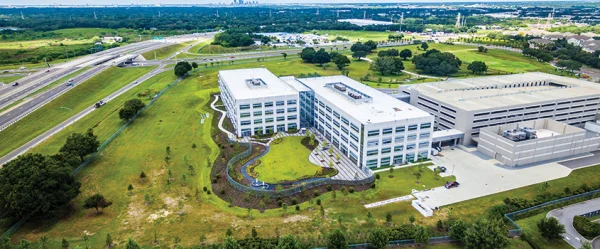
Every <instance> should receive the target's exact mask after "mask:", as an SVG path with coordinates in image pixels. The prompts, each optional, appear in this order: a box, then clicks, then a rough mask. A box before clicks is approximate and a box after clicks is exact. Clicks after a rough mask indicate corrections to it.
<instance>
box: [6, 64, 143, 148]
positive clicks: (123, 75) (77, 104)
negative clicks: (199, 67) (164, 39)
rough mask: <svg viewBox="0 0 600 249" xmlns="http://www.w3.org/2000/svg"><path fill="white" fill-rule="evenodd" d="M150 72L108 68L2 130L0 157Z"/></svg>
mask: <svg viewBox="0 0 600 249" xmlns="http://www.w3.org/2000/svg"><path fill="white" fill-rule="evenodd" d="M152 69H153V68H151V67H137V68H118V67H111V68H109V69H107V70H105V71H104V72H102V73H100V74H98V75H96V76H94V77H92V78H91V79H89V80H87V81H85V82H84V83H82V84H80V85H77V86H75V88H74V89H72V90H70V91H68V92H66V93H65V94H63V95H61V96H60V97H58V98H56V99H54V100H53V101H51V102H50V103H48V104H46V105H44V106H42V107H41V108H39V109H37V110H36V111H34V112H32V113H31V114H29V115H27V116H26V117H25V118H23V119H21V120H19V121H18V122H17V123H15V124H13V125H11V126H9V127H8V128H6V129H4V130H3V131H1V132H0V156H4V155H6V154H7V153H9V152H10V151H12V150H14V149H16V148H18V147H19V146H21V145H23V144H24V143H26V142H27V141H29V140H31V139H33V138H35V137H36V136H38V135H40V134H42V133H43V132H45V131H47V130H48V129H50V128H52V127H54V126H56V125H57V124H59V123H60V122H63V121H64V120H67V119H68V118H69V117H71V116H72V115H74V114H75V113H77V112H80V111H82V110H83V109H85V108H87V107H89V106H92V105H93V104H94V103H95V102H97V101H98V100H100V99H102V98H104V97H105V96H108V95H109V94H110V93H112V92H114V91H116V90H118V89H120V88H121V87H123V86H125V85H127V84H129V83H130V82H131V81H133V80H135V79H136V78H138V77H140V76H142V75H143V74H145V73H147V72H149V71H151V70H152ZM61 107H66V108H70V109H72V110H73V111H72V112H71V111H69V110H67V109H64V108H61Z"/></svg>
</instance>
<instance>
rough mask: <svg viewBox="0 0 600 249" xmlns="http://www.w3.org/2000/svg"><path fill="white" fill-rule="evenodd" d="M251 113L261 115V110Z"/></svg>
mask: <svg viewBox="0 0 600 249" xmlns="http://www.w3.org/2000/svg"><path fill="white" fill-rule="evenodd" d="M252 114H254V116H262V112H261V111H257V112H254V113H252Z"/></svg>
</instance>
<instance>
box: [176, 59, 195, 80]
mask: <svg viewBox="0 0 600 249" xmlns="http://www.w3.org/2000/svg"><path fill="white" fill-rule="evenodd" d="M191 70H192V65H190V63H189V62H187V61H180V62H177V64H175V69H174V73H175V76H177V77H182V76H184V75H186V74H187V73H188V72H189V71H191Z"/></svg>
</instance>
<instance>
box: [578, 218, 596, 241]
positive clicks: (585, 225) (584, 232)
mask: <svg viewBox="0 0 600 249" xmlns="http://www.w3.org/2000/svg"><path fill="white" fill-rule="evenodd" d="M573 227H574V228H575V230H577V232H579V234H581V236H583V237H585V238H586V239H590V240H591V239H593V238H595V237H596V236H598V235H600V223H594V222H592V221H590V220H589V219H587V218H585V217H582V216H575V217H573Z"/></svg>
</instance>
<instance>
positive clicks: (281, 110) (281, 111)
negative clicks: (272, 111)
mask: <svg viewBox="0 0 600 249" xmlns="http://www.w3.org/2000/svg"><path fill="white" fill-rule="evenodd" d="M277 113H278V114H281V113H285V109H277Z"/></svg>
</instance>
